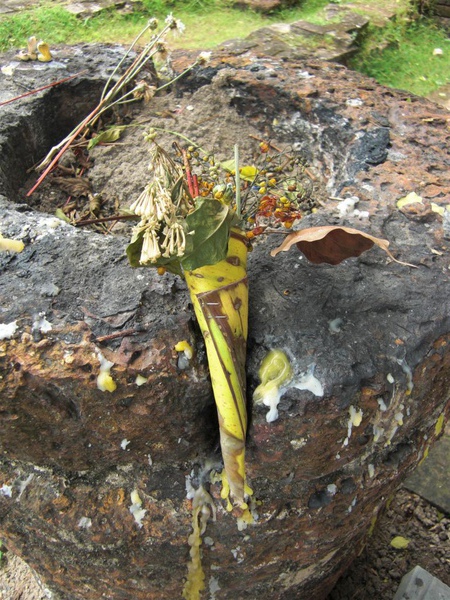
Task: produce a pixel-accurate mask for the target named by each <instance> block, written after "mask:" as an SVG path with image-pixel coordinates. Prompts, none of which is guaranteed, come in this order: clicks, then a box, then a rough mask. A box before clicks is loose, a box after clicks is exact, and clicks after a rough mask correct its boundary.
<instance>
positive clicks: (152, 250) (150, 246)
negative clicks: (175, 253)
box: [139, 227, 161, 265]
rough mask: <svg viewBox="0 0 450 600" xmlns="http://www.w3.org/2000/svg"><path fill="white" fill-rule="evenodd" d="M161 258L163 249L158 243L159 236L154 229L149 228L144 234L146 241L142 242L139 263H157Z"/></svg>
mask: <svg viewBox="0 0 450 600" xmlns="http://www.w3.org/2000/svg"><path fill="white" fill-rule="evenodd" d="M160 256H161V249H160V247H159V243H158V236H157V234H156V231H155V229H154V228H153V227H147V229H146V230H145V232H144V239H143V242H142V251H141V258H140V259H139V262H140V263H141V265H146V264H148V263H155V262H156V261H157V260H158V258H160Z"/></svg>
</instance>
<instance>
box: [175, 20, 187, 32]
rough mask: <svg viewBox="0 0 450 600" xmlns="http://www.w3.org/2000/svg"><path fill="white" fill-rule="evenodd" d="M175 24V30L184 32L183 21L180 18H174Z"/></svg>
mask: <svg viewBox="0 0 450 600" xmlns="http://www.w3.org/2000/svg"><path fill="white" fill-rule="evenodd" d="M176 25H177V31H178V32H179V33H180V34H183V33H184V32H185V29H186V25H185V24H184V23H183V21H180V19H177V20H176Z"/></svg>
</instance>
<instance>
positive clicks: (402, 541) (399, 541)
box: [391, 535, 409, 550]
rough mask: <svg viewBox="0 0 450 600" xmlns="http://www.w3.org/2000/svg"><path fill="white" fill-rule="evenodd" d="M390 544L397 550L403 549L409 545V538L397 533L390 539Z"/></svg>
mask: <svg viewBox="0 0 450 600" xmlns="http://www.w3.org/2000/svg"><path fill="white" fill-rule="evenodd" d="M391 546H392V547H393V548H396V549H397V550H404V549H405V548H407V547H408V546H409V540H408V539H406V538H404V537H402V536H401V535H397V536H395V538H393V539H392V540H391Z"/></svg>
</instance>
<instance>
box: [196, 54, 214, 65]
mask: <svg viewBox="0 0 450 600" xmlns="http://www.w3.org/2000/svg"><path fill="white" fill-rule="evenodd" d="M210 60H211V52H200V54H199V55H198V58H197V62H198V64H199V65H206V64H207V63H209V61H210Z"/></svg>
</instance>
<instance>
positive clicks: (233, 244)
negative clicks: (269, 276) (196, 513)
mask: <svg viewBox="0 0 450 600" xmlns="http://www.w3.org/2000/svg"><path fill="white" fill-rule="evenodd" d="M247 247H248V244H247V237H246V235H245V233H244V232H243V231H241V230H240V229H238V228H237V227H232V228H231V230H230V238H229V242H228V252H227V255H226V257H225V258H224V259H223V260H221V261H219V262H217V263H215V264H213V265H206V266H203V267H200V268H196V269H194V270H192V271H188V270H186V271H185V277H186V282H187V285H188V287H189V291H190V295H191V299H192V303H193V305H194V310H195V314H196V317H197V321H198V323H199V325H200V328H201V331H202V334H203V337H204V340H205V345H206V351H207V356H208V364H209V371H210V374H211V382H212V387H213V392H214V398H215V401H216V406H217V412H218V416H219V427H220V445H221V450H222V457H223V462H224V467H225V468H224V471H225V477H222V479H223V483H224V488H223V490H222V496H223V497H226V496H228V490H227V486H229V491H230V492H231V497H232V499H233V500H234V501H235V502H236V503H237V504H238V505H239V506H240V507H241V508H243V509H245V508H247V505H246V504H245V496H246V495H250V494H251V493H252V492H251V490H250V488H248V487H247V486H246V477H245V464H244V463H245V436H246V431H247V410H246V394H245V390H246V377H245V360H246V343H247V330H248V283H247ZM229 507H230V508H231V505H229Z"/></svg>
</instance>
